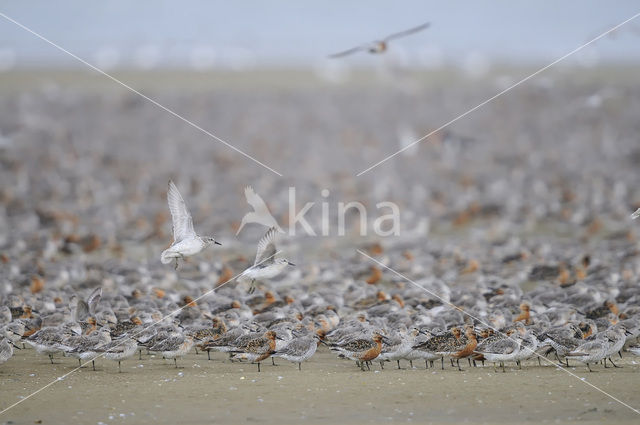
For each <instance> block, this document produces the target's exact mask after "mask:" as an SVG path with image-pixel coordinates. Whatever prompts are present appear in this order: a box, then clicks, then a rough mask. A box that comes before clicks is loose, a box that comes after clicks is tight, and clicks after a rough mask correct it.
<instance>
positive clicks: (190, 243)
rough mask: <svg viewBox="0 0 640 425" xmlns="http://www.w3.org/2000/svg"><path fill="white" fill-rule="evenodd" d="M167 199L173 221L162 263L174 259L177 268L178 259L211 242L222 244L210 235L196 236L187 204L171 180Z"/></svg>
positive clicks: (161, 256)
mask: <svg viewBox="0 0 640 425" xmlns="http://www.w3.org/2000/svg"><path fill="white" fill-rule="evenodd" d="M167 200H168V202H169V210H170V211H171V220H172V221H173V243H172V244H171V246H170V247H169V248H167V249H165V250H164V251H163V252H162V254H161V255H160V261H162V264H169V263H170V262H171V261H173V260H175V262H176V265H175V268H176V269H177V268H178V259H180V258H183V259H184V257H189V256H191V255H195V254H197V253H199V252H200V251H202V250H203V249H205V248H206V247H208V246H209V245H211V244H216V245H222V244H221V243H220V242H218V241H216V240H215V239H214V238H213V237H212V236H198V235H197V234H196V232H195V230H193V219H192V218H191V214H190V213H189V210H188V209H187V204H185V202H184V199H182V195H180V192H179V191H178V188H177V187H176V185H175V184H174V183H173V182H172V181H171V180H169V191H168V192H167Z"/></svg>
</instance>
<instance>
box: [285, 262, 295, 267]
mask: <svg viewBox="0 0 640 425" xmlns="http://www.w3.org/2000/svg"><path fill="white" fill-rule="evenodd" d="M287 264H289V265H290V266H295V264H293V263H292V262H291V261H287Z"/></svg>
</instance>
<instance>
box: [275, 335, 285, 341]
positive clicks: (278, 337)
mask: <svg viewBox="0 0 640 425" xmlns="http://www.w3.org/2000/svg"><path fill="white" fill-rule="evenodd" d="M276 339H279V340H280V341H284V338H282V337H281V336H276Z"/></svg>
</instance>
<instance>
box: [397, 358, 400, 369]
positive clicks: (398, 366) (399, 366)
mask: <svg viewBox="0 0 640 425" xmlns="http://www.w3.org/2000/svg"><path fill="white" fill-rule="evenodd" d="M396 362H398V369H400V360H396Z"/></svg>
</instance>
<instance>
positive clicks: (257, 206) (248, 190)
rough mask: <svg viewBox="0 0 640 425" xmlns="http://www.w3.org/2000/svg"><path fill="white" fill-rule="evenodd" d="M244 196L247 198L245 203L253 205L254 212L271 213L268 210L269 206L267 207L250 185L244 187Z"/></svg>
mask: <svg viewBox="0 0 640 425" xmlns="http://www.w3.org/2000/svg"><path fill="white" fill-rule="evenodd" d="M244 196H245V197H246V198H247V203H248V204H249V205H251V206H252V207H253V209H254V210H255V212H257V213H258V214H265V213H266V214H271V213H270V212H269V208H267V204H265V203H264V200H263V199H262V198H261V197H260V195H258V194H257V193H256V192H255V191H254V190H253V188H252V187H251V186H247V187H245V188H244Z"/></svg>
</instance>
